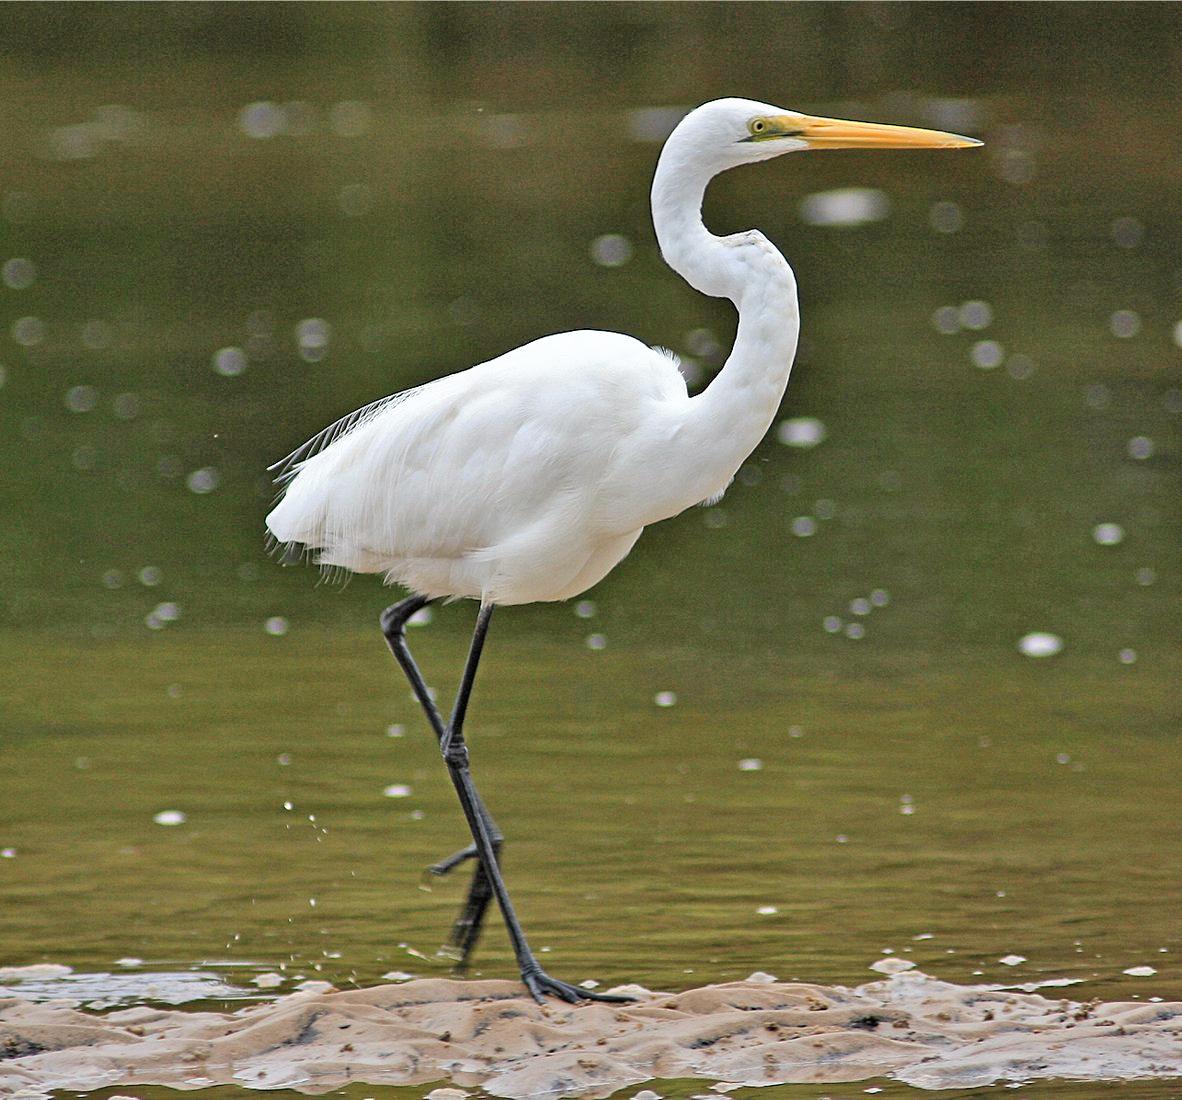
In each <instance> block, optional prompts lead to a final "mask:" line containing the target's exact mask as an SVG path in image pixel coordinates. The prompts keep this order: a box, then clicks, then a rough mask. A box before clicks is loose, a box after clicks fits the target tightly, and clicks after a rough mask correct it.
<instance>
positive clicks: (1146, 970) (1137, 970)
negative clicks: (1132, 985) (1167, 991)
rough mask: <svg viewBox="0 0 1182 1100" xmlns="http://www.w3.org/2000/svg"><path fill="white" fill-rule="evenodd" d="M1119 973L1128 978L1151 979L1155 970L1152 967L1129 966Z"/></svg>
mask: <svg viewBox="0 0 1182 1100" xmlns="http://www.w3.org/2000/svg"><path fill="white" fill-rule="evenodd" d="M1121 973H1122V974H1128V976H1129V977H1130V978H1152V977H1153V975H1154V974H1156V973H1157V970H1156V969H1155V968H1154V967H1152V966H1130V967H1128V968H1127V969H1126V970H1122V971H1121Z"/></svg>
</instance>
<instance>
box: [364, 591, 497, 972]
mask: <svg viewBox="0 0 1182 1100" xmlns="http://www.w3.org/2000/svg"><path fill="white" fill-rule="evenodd" d="M430 602H431V601H430V600H429V599H428V598H427V597H426V596H410V597H409V598H407V599H405V600H402V601H400V602H399V603H396V604H394V605H393V606H391V607H388V608H386V610H385V611H383V612H382V616H381V624H382V633H383V634H384V635H385V638H386V642H387V644H388V645H389V646H390V651H391V652H392V653H393V654H394V657H395V659H396V660H397V661H398V664H399V665H400V666H401V667H402V671H403V672H404V673H405V674H406V678H407V680H409V681H410V686H411V689H412V690H413V691H414V693H415V697H416V698H417V699H418V701H419V704H420V705H421V706H422V708H423V712H424V713H425V714H426V716H427V721H428V722H429V723H430V725H431V728H432V730H433V731H434V732H435V736H436V739H437V740H439V741H440V742H442V740H443V738H444V736H445V735H446V732H447V726H446V725H445V724H444V721H443V716H442V715H441V714H440V713H439V708H438V707H437V706H436V705H435V700H434V699H432V698H431V691H430V689H429V688H428V687H427V683H426V681H425V680H424V679H423V674H422V672H420V671H419V666H418V664H417V663H416V662H415V659H414V657H413V656H412V655H411V652H410V647H409V646H408V645H407V643H406V624H407V622H408V621H409V619H410V618H411V616H412V615H414V614H415V613H416V612H419V611H421V610H422V609H423V608H424V607H426V606H427V604H429V603H430ZM478 811H479V813H480V815H481V817H483V819H484V822H485V825H486V827H487V829H488V833H489V836H490V838H491V840H492V844H493V849H494V852H495V853H496V857H497V859H498V860H499V859H500V854H501V847H502V845H503V843H504V841H503V838H502V836H501V831H500V830H499V829H498V828H497V824H496V822H495V821H493V819H492V815H491V814H489V812H488V810H487V809H486V808H485V806H484V803H483V802H480V803H478ZM475 857H476V846H475V845H474V844H470V845H469V846H468V847H467V848H463V849H461V850H460V851H458V852H456V853H455V854H454V855H452V856H449V857H448V858H447V859H444V860H440V861H439V862H438V863H433V864H432V865H431V866H430V867H429V868H427V870H428V872H429V873H430V874H433V875H445V874H447V873H448V872H449V871H451V870H452V869H453V868H455V867H457V866H458V865H459V864H461V863H463V862H464V861H465V860H468V859H474V858H475ZM491 900H492V889H491V887H490V886H489V882H488V875H487V873H486V872H485V870H484V865H483V864H482V863H479V862H478V863H477V865H476V870H475V872H474V873H473V875H472V881H471V883H470V884H469V886H468V896H467V898H465V900H464V904H463V906H462V907H461V909H460V912H459V914H458V915H457V916H456V919H455V921H454V922H453V924H452V929H451V933H450V935H449V936H448V938H447V943H446V944H445V945H444V948H443V951H444V952H445V953H446V954H448V955H450V956H451V957H453V958H454V959H455V961H456V965H457V966H458V967H460V968H463V967H465V966H467V964H468V959H469V957H470V956H471V954H472V951H473V949H474V948H475V947H476V942H477V940H479V938H480V932H481V929H482V927H483V925H484V917H485V914H486V912H487V910H488V905H489V902H490V901H491Z"/></svg>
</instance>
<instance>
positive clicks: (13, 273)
mask: <svg viewBox="0 0 1182 1100" xmlns="http://www.w3.org/2000/svg"><path fill="white" fill-rule="evenodd" d="M0 277H2V278H3V279H4V285H5V286H6V287H8V289H9V290H25V289H26V288H28V287H31V286H32V285H33V283H34V282H35V281H36V279H37V267H36V265H35V264H34V263H33V261H32V260H26V259H23V258H19V257H18V258H15V259H11V260H5V261H4V266H3V268H0Z"/></svg>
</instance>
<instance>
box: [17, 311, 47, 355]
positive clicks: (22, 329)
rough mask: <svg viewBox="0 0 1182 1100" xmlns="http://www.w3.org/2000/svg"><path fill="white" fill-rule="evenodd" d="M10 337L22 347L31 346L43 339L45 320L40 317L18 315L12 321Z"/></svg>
mask: <svg viewBox="0 0 1182 1100" xmlns="http://www.w3.org/2000/svg"><path fill="white" fill-rule="evenodd" d="M12 338H13V340H15V341H16V342H17V343H18V344H20V346H21V347H22V348H31V347H34V346H35V345H37V344H39V343H41V341H42V340H44V339H45V322H44V321H42V320H41V318H40V317H18V318H17V319H16V320H15V321H13V322H12Z"/></svg>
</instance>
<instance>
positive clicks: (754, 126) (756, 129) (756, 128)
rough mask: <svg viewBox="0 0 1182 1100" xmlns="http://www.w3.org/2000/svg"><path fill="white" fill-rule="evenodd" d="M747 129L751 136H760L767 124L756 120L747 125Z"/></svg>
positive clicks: (760, 119)
mask: <svg viewBox="0 0 1182 1100" xmlns="http://www.w3.org/2000/svg"><path fill="white" fill-rule="evenodd" d="M747 129H748V130H750V131H751V132H752V133H753V134H762V133H765V132H766V131H767V123H766V122H765V121H764V120H763V119H762V118H757V119H754V120H753V121H752V122H751V123H749V124H748V126H747Z"/></svg>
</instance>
